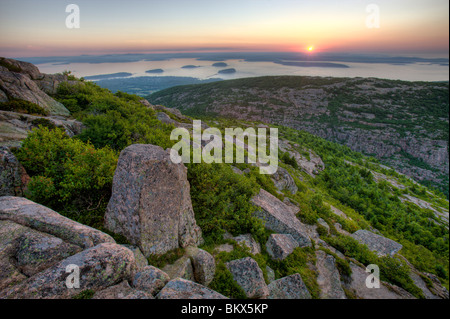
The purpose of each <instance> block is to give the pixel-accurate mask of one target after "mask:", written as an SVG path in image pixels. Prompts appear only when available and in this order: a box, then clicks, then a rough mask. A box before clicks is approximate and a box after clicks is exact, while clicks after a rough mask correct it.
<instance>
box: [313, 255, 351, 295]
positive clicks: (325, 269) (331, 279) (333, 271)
mask: <svg viewBox="0 0 450 319" xmlns="http://www.w3.org/2000/svg"><path fill="white" fill-rule="evenodd" d="M316 257H317V262H316V267H317V270H318V273H319V275H318V277H317V284H318V285H319V288H320V299H346V298H347V297H346V296H345V292H344V289H343V288H342V285H341V276H340V274H339V271H338V269H337V267H336V260H335V259H334V257H333V256H331V255H328V254H327V253H325V252H324V251H323V250H318V251H316Z"/></svg>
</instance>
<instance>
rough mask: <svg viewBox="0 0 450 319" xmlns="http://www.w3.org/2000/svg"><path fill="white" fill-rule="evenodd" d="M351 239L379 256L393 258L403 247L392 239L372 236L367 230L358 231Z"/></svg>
mask: <svg viewBox="0 0 450 319" xmlns="http://www.w3.org/2000/svg"><path fill="white" fill-rule="evenodd" d="M352 237H353V238H354V239H356V240H357V241H359V242H360V243H361V244H364V245H367V247H369V249H370V250H372V251H374V252H376V253H377V254H378V255H380V256H394V255H395V254H396V253H398V252H399V251H400V250H401V249H402V248H403V246H402V245H401V244H399V243H397V242H395V241H393V240H392V239H389V238H386V237H383V236H380V235H377V234H374V233H372V232H370V231H368V230H364V229H360V230H358V231H356V232H355V233H353V234H352Z"/></svg>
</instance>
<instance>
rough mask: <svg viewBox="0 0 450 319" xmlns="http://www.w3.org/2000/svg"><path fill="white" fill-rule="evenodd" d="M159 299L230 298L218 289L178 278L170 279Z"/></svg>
mask: <svg viewBox="0 0 450 319" xmlns="http://www.w3.org/2000/svg"><path fill="white" fill-rule="evenodd" d="M156 298H157V299H228V298H227V297H225V296H224V295H222V294H220V293H218V292H217V291H214V290H211V289H209V288H207V287H205V286H202V285H200V284H197V283H195V282H192V281H189V280H185V279H181V278H177V279H174V280H172V281H170V282H169V283H168V284H167V285H166V286H165V287H164V288H163V289H162V290H161V291H160V292H159V294H158V295H157V296H156Z"/></svg>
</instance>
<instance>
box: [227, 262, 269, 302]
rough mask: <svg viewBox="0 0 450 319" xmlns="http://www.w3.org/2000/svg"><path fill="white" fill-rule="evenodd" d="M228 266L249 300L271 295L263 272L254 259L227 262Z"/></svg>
mask: <svg viewBox="0 0 450 319" xmlns="http://www.w3.org/2000/svg"><path fill="white" fill-rule="evenodd" d="M226 266H227V268H228V269H229V270H230V272H231V274H232V275H233V279H234V280H235V281H236V282H237V284H238V285H239V286H240V287H241V288H242V289H243V290H244V292H245V294H246V296H247V297H248V298H250V299H257V298H265V297H267V296H268V295H269V289H268V288H267V285H266V282H265V280H264V275H263V272H262V270H261V269H260V268H259V265H258V263H257V262H256V261H255V260H254V259H253V258H250V257H246V258H242V259H238V260H233V261H230V262H227V263H226Z"/></svg>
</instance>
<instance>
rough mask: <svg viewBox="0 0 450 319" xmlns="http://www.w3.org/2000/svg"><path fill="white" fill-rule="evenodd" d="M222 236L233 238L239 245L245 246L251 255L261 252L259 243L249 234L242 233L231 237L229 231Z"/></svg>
mask: <svg viewBox="0 0 450 319" xmlns="http://www.w3.org/2000/svg"><path fill="white" fill-rule="evenodd" d="M223 238H224V239H231V240H234V241H236V242H237V243H238V245H239V246H241V247H247V248H248V249H249V250H250V253H251V254H253V255H257V254H260V253H261V245H260V244H259V243H258V242H257V241H256V240H255V239H254V238H253V237H252V235H251V234H243V235H239V236H236V237H233V236H232V235H231V234H230V233H225V234H224V235H223Z"/></svg>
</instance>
